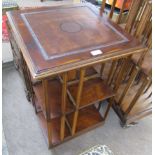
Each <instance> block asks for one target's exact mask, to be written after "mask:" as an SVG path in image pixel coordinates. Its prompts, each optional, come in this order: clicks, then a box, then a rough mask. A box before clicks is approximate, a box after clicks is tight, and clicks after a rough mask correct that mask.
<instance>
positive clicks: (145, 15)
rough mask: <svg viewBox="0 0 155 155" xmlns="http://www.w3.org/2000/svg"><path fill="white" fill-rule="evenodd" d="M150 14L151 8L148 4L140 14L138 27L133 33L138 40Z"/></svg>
mask: <svg viewBox="0 0 155 155" xmlns="http://www.w3.org/2000/svg"><path fill="white" fill-rule="evenodd" d="M151 12H152V7H151V3H148V4H147V5H146V8H145V9H144V12H143V14H142V17H141V20H140V23H139V25H138V28H137V29H136V31H135V36H136V37H137V38H138V39H140V38H141V35H142V33H143V31H144V29H145V26H146V24H147V21H148V19H149V16H150V14H151Z"/></svg>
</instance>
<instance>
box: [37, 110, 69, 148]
mask: <svg viewBox="0 0 155 155" xmlns="http://www.w3.org/2000/svg"><path fill="white" fill-rule="evenodd" d="M37 116H38V119H39V123H40V125H41V129H42V131H43V135H44V137H45V139H46V141H47V143H48V132H47V120H46V119H45V117H44V115H43V113H42V112H39V113H38V114H37ZM60 124H61V117H57V118H55V119H52V120H51V122H50V125H51V128H52V139H51V142H52V145H53V146H54V145H57V144H59V143H61V140H60V129H61V126H60ZM70 136H71V134H70V131H69V128H68V126H67V125H66V124H65V137H64V138H65V139H67V138H68V137H70Z"/></svg>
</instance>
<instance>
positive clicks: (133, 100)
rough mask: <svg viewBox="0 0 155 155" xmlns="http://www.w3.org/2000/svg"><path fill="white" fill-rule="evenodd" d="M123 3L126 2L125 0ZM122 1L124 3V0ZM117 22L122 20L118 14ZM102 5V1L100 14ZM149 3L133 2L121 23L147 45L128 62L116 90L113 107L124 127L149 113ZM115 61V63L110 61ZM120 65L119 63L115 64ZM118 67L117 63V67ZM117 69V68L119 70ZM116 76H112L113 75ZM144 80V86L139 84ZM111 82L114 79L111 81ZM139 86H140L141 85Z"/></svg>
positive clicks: (150, 35) (148, 0) (150, 32)
mask: <svg viewBox="0 0 155 155" xmlns="http://www.w3.org/2000/svg"><path fill="white" fill-rule="evenodd" d="M113 2H114V3H113V5H112V7H111V12H110V16H109V18H112V16H113V11H114V8H115V4H116V2H117V1H113ZM124 2H125V1H124ZM123 4H124V3H123ZM123 4H122V9H121V10H122V11H120V15H119V17H118V20H117V22H116V23H119V21H120V20H121V16H122V15H121V14H122V12H123V10H124V7H123V6H124V5H123ZM104 7H105V1H103V3H102V7H101V14H102V12H103V10H104ZM151 9H152V2H151V1H150V0H137V1H132V4H131V7H130V10H129V13H128V18H127V21H126V23H125V24H124V25H120V26H121V27H123V28H124V29H125V31H127V32H129V33H130V34H131V35H133V36H135V37H136V38H137V39H139V40H140V41H141V42H142V43H143V44H144V45H145V46H146V47H147V49H146V51H145V52H144V53H143V54H134V55H132V57H131V61H130V62H129V64H128V70H127V72H126V74H124V76H125V77H124V79H122V84H121V85H120V88H119V89H118V91H117V92H116V96H115V99H114V102H115V103H114V104H113V108H114V110H115V112H116V113H117V114H118V116H119V117H120V120H121V125H122V126H123V127H127V126H130V125H133V124H135V122H137V121H138V120H139V119H141V118H143V117H145V116H148V115H150V114H151V112H152V105H151V103H152V99H151V95H152V89H151V83H152V80H151V70H152V54H151V48H152V10H151ZM113 64H114V63H113ZM118 64H119V63H118ZM117 67H118V68H119V65H118V66H117ZM118 68H117V69H118ZM114 79H115V78H114ZM142 83H144V85H142ZM111 84H112V85H113V82H111ZM141 85H142V86H141Z"/></svg>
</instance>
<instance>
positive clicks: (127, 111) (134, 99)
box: [125, 78, 148, 116]
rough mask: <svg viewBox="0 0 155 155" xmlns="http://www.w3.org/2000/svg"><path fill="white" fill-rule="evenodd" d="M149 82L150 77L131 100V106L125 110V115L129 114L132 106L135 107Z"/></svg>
mask: <svg viewBox="0 0 155 155" xmlns="http://www.w3.org/2000/svg"><path fill="white" fill-rule="evenodd" d="M147 84H148V78H147V79H144V81H143V83H142V85H141V87H140V89H139V90H138V92H137V93H136V95H135V96H134V98H133V100H132V101H131V103H130V105H129V107H128V108H127V110H126V111H125V116H127V115H128V114H129V113H130V111H131V110H132V108H133V107H134V105H135V104H136V102H137V101H138V99H139V97H140V96H141V94H142V93H143V91H144V89H145V87H146V85H147Z"/></svg>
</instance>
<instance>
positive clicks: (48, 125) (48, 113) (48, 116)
mask: <svg viewBox="0 0 155 155" xmlns="http://www.w3.org/2000/svg"><path fill="white" fill-rule="evenodd" d="M42 83H43V90H44V91H43V92H44V104H45V113H46V120H47V132H48V144H49V146H51V145H52V141H51V139H52V128H51V123H50V108H49V104H48V103H49V102H48V90H47V89H48V81H47V79H43V80H42Z"/></svg>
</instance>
